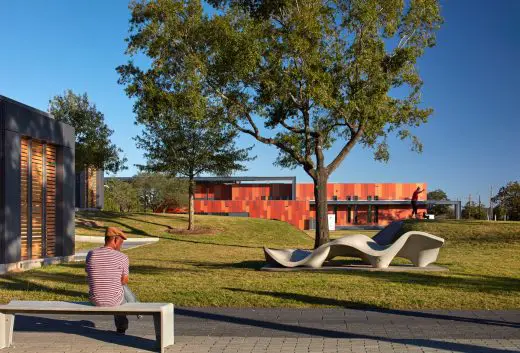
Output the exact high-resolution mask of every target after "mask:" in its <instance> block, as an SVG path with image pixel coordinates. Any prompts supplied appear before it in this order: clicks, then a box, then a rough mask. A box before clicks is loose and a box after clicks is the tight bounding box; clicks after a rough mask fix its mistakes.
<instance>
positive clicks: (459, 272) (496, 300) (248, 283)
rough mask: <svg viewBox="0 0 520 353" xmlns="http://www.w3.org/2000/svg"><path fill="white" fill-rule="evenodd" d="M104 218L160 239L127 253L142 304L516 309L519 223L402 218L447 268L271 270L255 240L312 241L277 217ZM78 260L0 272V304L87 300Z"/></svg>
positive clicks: (272, 243)
mask: <svg viewBox="0 0 520 353" xmlns="http://www.w3.org/2000/svg"><path fill="white" fill-rule="evenodd" d="M105 216H106V217H107V220H106V224H108V223H115V224H119V225H120V226H124V227H127V228H128V229H130V230H131V231H132V232H133V233H134V234H137V235H148V236H158V237H160V238H161V241H160V242H159V243H158V244H155V245H150V246H146V247H141V248H136V249H133V250H128V251H127V252H126V253H127V254H128V255H129V256H130V261H131V269H130V271H131V287H132V288H133V289H134V291H135V292H136V293H137V294H138V296H139V297H140V299H141V300H142V301H168V302H173V303H175V304H176V305H180V306H238V307H311V306H342V307H364V306H371V307H384V308H412V309H413V308H454V309H477V308H479V309H483V308H486V309H498V308H519V307H520V259H519V257H518V254H519V253H520V223H511V222H506V223H504V222H496V223H488V222H454V221H433V222H431V221H429V222H408V223H407V227H408V228H414V229H420V230H424V231H427V232H431V233H433V234H437V235H439V236H442V237H444V238H445V239H446V240H447V242H446V246H445V247H444V248H443V249H442V250H441V253H440V257H439V261H438V264H440V265H443V266H447V267H448V268H449V269H450V272H448V273H435V272H423V273H382V272H371V273H367V272H336V273H309V272H292V273H280V272H278V273H272V272H263V271H257V269H258V268H260V267H261V266H263V264H264V259H263V252H262V246H263V245H266V246H269V247H274V248H282V247H284V248H285V247H305V248H310V247H312V244H313V240H312V238H311V237H309V236H308V235H307V234H305V233H304V232H301V231H298V230H297V229H295V228H293V227H291V226H289V225H288V224H286V223H283V222H278V221H266V220H259V219H249V218H232V217H216V216H198V217H197V222H199V224H200V225H202V226H206V227H208V226H209V227H212V228H214V229H216V230H217V232H215V233H214V234H210V235H172V234H169V233H167V232H166V231H165V230H166V228H167V226H173V227H180V226H183V225H185V224H186V218H185V217H184V216H175V215H149V214H148V215H143V214H133V215H130V216H125V217H117V218H114V217H115V215H114V214H106V215H105ZM108 219H110V222H109V221H108ZM83 266H84V265H83V264H81V263H78V264H69V265H61V266H49V267H46V268H43V269H39V270H33V271H29V272H26V273H21V274H16V275H11V276H4V277H0V302H7V301H8V300H10V299H12V298H18V299H29V298H31V299H67V300H85V299H86V293H87V290H88V289H87V285H86V284H85V274H84V270H83Z"/></svg>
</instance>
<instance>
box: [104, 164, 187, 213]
mask: <svg viewBox="0 0 520 353" xmlns="http://www.w3.org/2000/svg"><path fill="white" fill-rule="evenodd" d="M187 206H188V182H187V181H186V180H183V179H178V178H172V177H168V176H167V175H164V174H162V173H139V174H137V175H136V176H134V177H132V178H129V179H128V180H124V179H119V178H108V179H107V181H106V182H105V203H104V207H103V209H104V210H105V211H115V212H149V211H153V212H166V210H167V209H168V208H186V207H187Z"/></svg>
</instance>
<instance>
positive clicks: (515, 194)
mask: <svg viewBox="0 0 520 353" xmlns="http://www.w3.org/2000/svg"><path fill="white" fill-rule="evenodd" d="M427 198H428V200H449V198H448V195H447V194H446V193H445V192H444V191H443V190H441V189H436V190H433V191H430V192H429V193H428V196H427ZM491 203H492V205H489V207H486V206H485V205H484V204H483V203H481V202H477V201H475V200H468V201H467V202H466V203H465V204H464V206H463V207H462V215H461V216H462V218H463V219H482V220H484V219H495V218H496V219H497V220H509V221H520V182H518V181H511V182H509V183H507V185H505V186H503V187H501V188H500V189H499V191H498V193H497V194H496V195H495V196H493V197H492V198H491ZM428 213H432V214H434V215H435V216H436V218H453V217H454V213H453V211H452V210H451V209H450V206H448V205H429V206H428Z"/></svg>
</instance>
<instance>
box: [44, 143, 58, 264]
mask: <svg viewBox="0 0 520 353" xmlns="http://www.w3.org/2000/svg"><path fill="white" fill-rule="evenodd" d="M45 176H46V188H45V189H46V190H45V254H46V256H48V257H53V256H56V146H53V145H46V146H45Z"/></svg>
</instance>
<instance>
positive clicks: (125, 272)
mask: <svg viewBox="0 0 520 353" xmlns="http://www.w3.org/2000/svg"><path fill="white" fill-rule="evenodd" d="M129 274H130V263H129V261H128V257H127V256H125V257H124V260H123V273H122V274H121V284H122V285H123V286H124V285H126V284H128V275H129Z"/></svg>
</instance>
